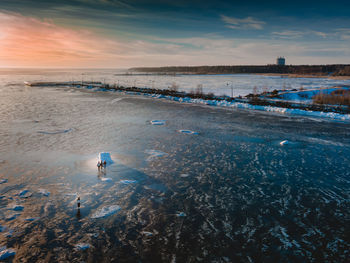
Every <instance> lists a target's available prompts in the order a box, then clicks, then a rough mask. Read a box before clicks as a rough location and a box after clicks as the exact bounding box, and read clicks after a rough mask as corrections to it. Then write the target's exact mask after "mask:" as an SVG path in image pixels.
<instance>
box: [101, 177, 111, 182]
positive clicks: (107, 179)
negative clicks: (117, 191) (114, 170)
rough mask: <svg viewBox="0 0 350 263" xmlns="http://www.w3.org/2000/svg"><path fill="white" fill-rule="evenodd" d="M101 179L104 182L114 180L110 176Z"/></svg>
mask: <svg viewBox="0 0 350 263" xmlns="http://www.w3.org/2000/svg"><path fill="white" fill-rule="evenodd" d="M101 181H102V182H112V181H113V180H112V178H109V177H103V178H101Z"/></svg>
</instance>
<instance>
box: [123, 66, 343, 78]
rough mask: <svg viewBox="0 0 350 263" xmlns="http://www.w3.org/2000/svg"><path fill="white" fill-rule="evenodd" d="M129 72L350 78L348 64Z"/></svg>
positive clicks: (144, 69) (177, 67)
mask: <svg viewBox="0 0 350 263" xmlns="http://www.w3.org/2000/svg"><path fill="white" fill-rule="evenodd" d="M129 70H130V71H134V72H145V73H160V74H175V73H182V74H244V73H258V74H259V73H262V74H264V73H266V74H268V73H276V74H302V75H307V74H312V75H332V76H350V65H349V64H333V65H286V66H278V65H265V66H191V67H182V66H174V67H140V68H131V69H129Z"/></svg>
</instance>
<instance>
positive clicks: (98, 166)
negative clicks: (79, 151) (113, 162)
mask: <svg viewBox="0 0 350 263" xmlns="http://www.w3.org/2000/svg"><path fill="white" fill-rule="evenodd" d="M101 165H102V163H100V161H98V162H97V169H98V170H100V169H101Z"/></svg>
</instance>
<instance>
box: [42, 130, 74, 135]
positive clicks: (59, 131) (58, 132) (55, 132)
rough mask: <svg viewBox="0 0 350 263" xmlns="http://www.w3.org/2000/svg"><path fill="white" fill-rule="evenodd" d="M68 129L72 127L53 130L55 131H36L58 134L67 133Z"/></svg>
mask: <svg viewBox="0 0 350 263" xmlns="http://www.w3.org/2000/svg"><path fill="white" fill-rule="evenodd" d="M70 131H72V129H65V130H55V131H38V133H41V134H60V133H67V132H70Z"/></svg>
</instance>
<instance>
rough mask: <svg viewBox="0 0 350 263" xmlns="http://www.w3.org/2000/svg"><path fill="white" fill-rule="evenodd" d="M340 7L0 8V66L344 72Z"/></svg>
mask: <svg viewBox="0 0 350 263" xmlns="http://www.w3.org/2000/svg"><path fill="white" fill-rule="evenodd" d="M349 43H350V3H349V2H348V0H342V1H340V0H333V1H329V0H327V1H325V0H318V1H314V0H310V1H307V0H303V1H300V0H294V1H257V0H254V1H249V0H245V1H233V0H231V1H224V0H216V1H207V0H200V1H199V0H198V1H197V0H195V1H190V0H178V1H176V0H164V1H160V0H151V1H146V0H129V1H126V0H70V1H68V0H50V1H48V0H0V67H22V68H23V67H39V68H61V67H69V68H70V67H71V68H130V67H140V66H190V65H193V66H197V65H265V64H273V63H275V60H276V57H277V56H284V57H285V58H286V63H287V64H335V63H339V64H350V44H349Z"/></svg>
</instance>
